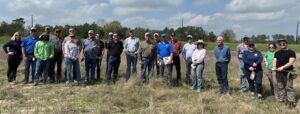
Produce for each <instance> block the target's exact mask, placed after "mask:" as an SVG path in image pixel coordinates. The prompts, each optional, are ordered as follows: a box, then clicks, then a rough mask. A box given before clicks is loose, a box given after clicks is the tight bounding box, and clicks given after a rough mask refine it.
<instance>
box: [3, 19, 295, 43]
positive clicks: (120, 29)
mask: <svg viewBox="0 0 300 114" xmlns="http://www.w3.org/2000/svg"><path fill="white" fill-rule="evenodd" d="M34 26H35V27H36V29H37V31H38V34H42V33H43V32H44V28H45V27H46V26H49V27H50V28H51V29H52V31H53V30H54V29H55V28H58V27H60V28H61V29H62V35H63V36H67V35H68V29H69V28H71V27H72V28H75V32H76V35H77V36H78V37H80V38H87V37H88V36H87V31H88V30H91V29H92V30H94V31H95V32H96V33H98V34H100V36H101V37H102V38H103V37H104V38H105V37H106V36H107V34H108V33H109V32H117V33H119V36H120V38H121V39H125V38H126V37H127V33H128V31H129V30H134V31H135V35H136V36H137V37H139V38H143V37H144V33H146V32H150V33H159V34H162V33H166V34H172V33H175V35H176V38H178V39H179V40H183V41H185V40H186V36H187V35H188V34H191V35H193V37H194V38H196V39H203V40H204V41H211V42H213V41H215V40H216V36H217V35H216V34H215V33H214V32H212V31H207V30H204V29H203V28H202V27H198V26H185V27H178V28H177V29H174V28H169V27H165V28H164V29H163V30H152V29H148V28H142V27H136V28H133V29H132V28H129V27H124V26H122V24H121V23H120V22H118V21H111V22H107V23H104V24H103V25H98V24H96V23H95V22H93V23H84V24H80V25H69V24H66V25H63V26H62V25H55V26H50V25H41V24H35V25H34ZM29 28H30V26H28V27H25V21H24V18H17V19H15V20H12V22H11V23H8V22H5V21H2V22H1V25H0V36H12V34H13V33H14V32H16V31H19V32H21V33H22V34H23V36H24V35H27V34H28V30H29ZM220 35H222V36H223V37H224V40H225V41H226V42H239V40H237V39H240V38H236V35H235V33H234V31H233V30H231V29H225V30H223V31H222V32H221V34H220ZM249 38H250V39H251V40H253V41H255V42H256V43H266V42H269V41H271V40H277V39H280V38H285V39H287V40H288V41H289V42H290V43H295V37H294V36H293V35H283V34H274V35H271V36H269V35H265V34H261V35H252V36H249ZM298 39H299V40H300V37H298ZM299 40H298V41H299Z"/></svg>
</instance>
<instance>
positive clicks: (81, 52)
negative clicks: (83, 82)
mask: <svg viewBox="0 0 300 114" xmlns="http://www.w3.org/2000/svg"><path fill="white" fill-rule="evenodd" d="M83 50H84V48H82V49H81V51H80V61H81V62H82V61H83V60H84V54H83Z"/></svg>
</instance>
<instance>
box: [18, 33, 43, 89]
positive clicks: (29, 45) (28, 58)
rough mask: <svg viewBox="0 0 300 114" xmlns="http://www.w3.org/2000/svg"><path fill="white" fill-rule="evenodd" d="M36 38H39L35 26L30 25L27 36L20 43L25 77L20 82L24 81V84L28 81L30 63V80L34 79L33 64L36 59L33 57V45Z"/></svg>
mask: <svg viewBox="0 0 300 114" xmlns="http://www.w3.org/2000/svg"><path fill="white" fill-rule="evenodd" d="M38 40H39V38H38V36H37V35H36V28H35V27H31V29H30V35H29V36H27V37H26V38H25V39H24V40H23V42H22V44H21V46H22V55H23V61H24V62H25V73H24V74H25V78H24V80H23V81H22V82H24V84H27V83H28V81H29V69H30V65H31V76H32V82H33V81H34V73H35V64H36V60H35V58H34V46H35V44H36V42H37V41H38Z"/></svg>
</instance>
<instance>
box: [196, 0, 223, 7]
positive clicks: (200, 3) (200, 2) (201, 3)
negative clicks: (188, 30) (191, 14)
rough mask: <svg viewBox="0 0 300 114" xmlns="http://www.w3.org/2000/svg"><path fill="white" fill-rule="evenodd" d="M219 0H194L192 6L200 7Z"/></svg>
mask: <svg viewBox="0 0 300 114" xmlns="http://www.w3.org/2000/svg"><path fill="white" fill-rule="evenodd" d="M219 1H220V0H195V1H194V3H193V5H194V6H200V7H206V6H209V5H212V4H216V3H218V2H219Z"/></svg>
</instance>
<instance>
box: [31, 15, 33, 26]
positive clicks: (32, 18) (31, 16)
mask: <svg viewBox="0 0 300 114" xmlns="http://www.w3.org/2000/svg"><path fill="white" fill-rule="evenodd" d="M31 27H33V15H31Z"/></svg>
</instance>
